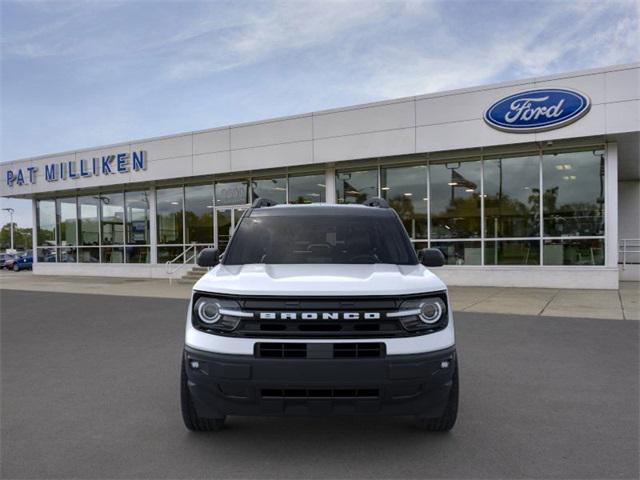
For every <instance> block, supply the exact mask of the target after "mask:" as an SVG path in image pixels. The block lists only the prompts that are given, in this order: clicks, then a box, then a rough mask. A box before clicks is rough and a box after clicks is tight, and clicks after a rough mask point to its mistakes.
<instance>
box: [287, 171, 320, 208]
mask: <svg viewBox="0 0 640 480" xmlns="http://www.w3.org/2000/svg"><path fill="white" fill-rule="evenodd" d="M324 182H325V176H324V174H323V173H319V174H314V175H297V176H290V177H289V203H316V202H324V201H325V191H326V188H325V183H324Z"/></svg>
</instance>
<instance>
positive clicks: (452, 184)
mask: <svg viewBox="0 0 640 480" xmlns="http://www.w3.org/2000/svg"><path fill="white" fill-rule="evenodd" d="M447 185H449V186H450V187H455V186H456V185H458V182H449V183H447Z"/></svg>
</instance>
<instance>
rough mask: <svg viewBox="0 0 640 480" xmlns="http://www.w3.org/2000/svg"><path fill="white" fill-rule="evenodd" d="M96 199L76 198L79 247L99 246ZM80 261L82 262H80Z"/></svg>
mask: <svg viewBox="0 0 640 480" xmlns="http://www.w3.org/2000/svg"><path fill="white" fill-rule="evenodd" d="M98 205H99V203H98V197H97V196H86V197H78V232H79V239H78V240H79V244H80V245H96V246H97V245H99V244H100V235H99V224H98ZM81 261H82V260H81Z"/></svg>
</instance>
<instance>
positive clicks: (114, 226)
mask: <svg viewBox="0 0 640 480" xmlns="http://www.w3.org/2000/svg"><path fill="white" fill-rule="evenodd" d="M100 207H101V208H102V212H101V217H100V218H101V221H102V245H122V244H123V243H124V194H123V193H109V194H102V195H100Z"/></svg>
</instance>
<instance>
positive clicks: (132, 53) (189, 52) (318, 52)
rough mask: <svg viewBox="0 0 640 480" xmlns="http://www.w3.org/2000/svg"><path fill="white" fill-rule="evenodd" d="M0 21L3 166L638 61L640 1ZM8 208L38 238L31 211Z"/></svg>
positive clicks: (0, 219)
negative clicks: (81, 150) (134, 141)
mask: <svg viewBox="0 0 640 480" xmlns="http://www.w3.org/2000/svg"><path fill="white" fill-rule="evenodd" d="M0 16H1V23H0V25H1V27H2V28H1V34H0V35H1V37H0V41H1V53H2V55H1V62H0V67H1V71H0V100H1V105H0V110H1V113H0V119H1V127H0V140H1V142H0V161H9V160H15V159H20V158H26V157H30V156H35V155H42V154H48V153H55V152H60V151H65V150H72V149H78V148H83V147H92V146H97V145H103V144H111V143H117V142H120V141H127V140H132V139H137V138H145V137H154V136H159V135H166V134H174V133H179V132H183V131H192V130H201V129H206V128H212V127H217V126H223V125H228V124H233V123H239V122H245V121H255V120H260V119H265V118H271V117H278V116H283V115H291V114H297V113H305V112H310V111H314V110H322V109H327V108H333V107H342V106H348V105H352V104H357V103H364V102H370V101H377V100H384V99H388V98H397V97H403V96H410V95H416V94H425V93H430V92H435V91H441V90H449V89H454V88H462V87H469V86H474V85H482V84H486V83H492V82H499V81H506V80H513V79H518V78H527V77H533V76H539V75H547V74H554V73H560V72H566V71H571V70H579V69H585V68H592V67H601V66H606V65H612V64H619V63H629V62H635V61H639V60H640V50H639V49H640V33H639V32H640V27H639V22H640V20H639V19H640V0H627V1H602V0H600V1H594V2H591V1H580V0H567V1H544V0H542V1H526V0H511V1H504V2H501V1H491V0H486V1H480V0H478V1H470V2H467V1H457V0H449V1H442V2H440V1H400V0H398V1H368V2H365V1H346V0H345V1H325V0H322V1H321V0H317V1H301V0H298V1H259V0H255V1H230V2H225V1H197V2H196V1H180V2H174V1H152V0H133V1H131V0H129V1H109V0H104V1H73V2H67V1H57V0H48V1H47V0H41V1H34V0H31V1H25V0H19V1H12V0H2V1H1V2H0ZM2 207H13V208H15V209H16V211H17V212H16V217H15V219H16V220H17V221H18V223H19V224H20V225H21V226H23V225H24V226H29V225H31V213H30V202H29V201H17V200H7V199H2ZM6 222H8V214H7V212H4V211H0V225H2V224H5V223H6Z"/></svg>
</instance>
